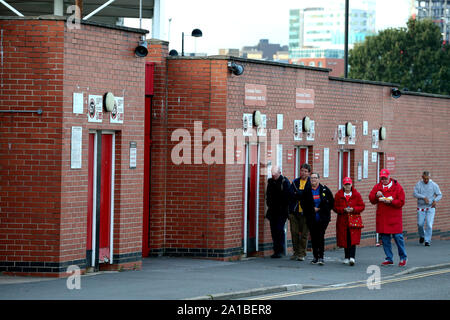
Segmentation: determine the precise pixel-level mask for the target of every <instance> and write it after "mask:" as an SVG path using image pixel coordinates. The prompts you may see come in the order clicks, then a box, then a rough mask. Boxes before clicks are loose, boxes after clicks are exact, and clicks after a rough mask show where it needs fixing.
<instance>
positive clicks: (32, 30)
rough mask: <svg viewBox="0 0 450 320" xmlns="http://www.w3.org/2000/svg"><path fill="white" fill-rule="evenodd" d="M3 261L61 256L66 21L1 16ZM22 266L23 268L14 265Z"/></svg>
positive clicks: (0, 247) (0, 202)
mask: <svg viewBox="0 0 450 320" xmlns="http://www.w3.org/2000/svg"><path fill="white" fill-rule="evenodd" d="M0 28H1V29H2V30H3V42H2V45H3V66H2V67H1V68H2V79H1V80H0V81H1V84H0V110H37V109H38V108H41V109H42V110H43V114H42V115H37V114H36V113H0V121H1V126H0V188H1V189H0V207H1V213H0V261H2V262H8V264H9V265H12V264H13V263H25V266H27V267H28V266H29V265H26V263H31V262H43V263H45V262H57V261H58V259H59V241H60V236H59V224H60V218H61V217H60V215H59V213H60V210H61V197H60V188H61V179H62V177H61V169H60V168H61V163H62V154H61V149H62V121H61V120H62V115H63V112H62V109H61V105H62V103H63V92H62V91H63V70H64V57H63V56H64V24H63V22H61V21H46V23H43V21H38V20H31V21H30V20H0ZM17 270H19V269H17Z"/></svg>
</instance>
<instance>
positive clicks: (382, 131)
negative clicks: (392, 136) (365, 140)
mask: <svg viewBox="0 0 450 320" xmlns="http://www.w3.org/2000/svg"><path fill="white" fill-rule="evenodd" d="M384 139H386V128H385V127H381V128H380V140H384Z"/></svg>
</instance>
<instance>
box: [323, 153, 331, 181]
mask: <svg viewBox="0 0 450 320" xmlns="http://www.w3.org/2000/svg"><path fill="white" fill-rule="evenodd" d="M329 175H330V149H329V148H324V149H323V177H324V178H328V176H329Z"/></svg>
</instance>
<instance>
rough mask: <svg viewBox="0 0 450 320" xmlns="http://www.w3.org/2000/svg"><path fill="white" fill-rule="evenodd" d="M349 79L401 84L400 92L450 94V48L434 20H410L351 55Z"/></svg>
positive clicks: (358, 46) (377, 37) (384, 32)
mask: <svg viewBox="0 0 450 320" xmlns="http://www.w3.org/2000/svg"><path fill="white" fill-rule="evenodd" d="M349 65H350V71H349V77H350V78H354V79H364V80H372V81H383V82H391V83H398V84H399V85H401V88H400V89H403V88H408V90H410V91H419V92H428V93H437V94H446V95H449V94H450V45H449V44H445V43H443V41H442V36H441V32H440V29H439V27H438V26H437V25H435V24H434V23H433V22H432V21H431V20H422V21H417V20H415V19H412V18H410V19H409V20H408V23H407V28H397V29H392V28H390V29H386V30H383V31H381V32H380V33H379V34H378V35H375V36H369V37H367V38H366V40H365V41H364V42H363V43H360V44H356V45H355V46H354V48H353V50H350V52H349Z"/></svg>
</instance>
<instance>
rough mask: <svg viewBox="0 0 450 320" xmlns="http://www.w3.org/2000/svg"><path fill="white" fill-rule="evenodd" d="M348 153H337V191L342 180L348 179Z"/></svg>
mask: <svg viewBox="0 0 450 320" xmlns="http://www.w3.org/2000/svg"><path fill="white" fill-rule="evenodd" d="M350 160H351V159H350V151H348V150H343V151H339V182H338V185H339V189H340V188H342V180H343V179H344V178H345V177H350V178H351V174H350Z"/></svg>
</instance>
